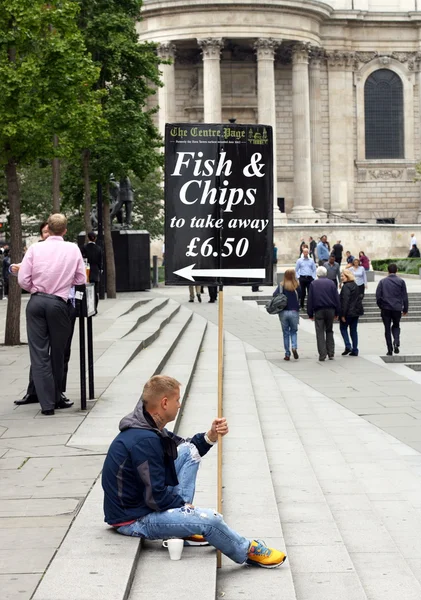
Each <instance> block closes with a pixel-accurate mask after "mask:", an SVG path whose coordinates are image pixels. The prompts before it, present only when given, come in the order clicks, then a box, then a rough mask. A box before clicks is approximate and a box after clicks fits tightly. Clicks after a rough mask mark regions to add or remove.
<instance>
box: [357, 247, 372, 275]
mask: <svg viewBox="0 0 421 600" xmlns="http://www.w3.org/2000/svg"><path fill="white" fill-rule="evenodd" d="M358 258H359V259H360V265H361V266H362V267H364V269H365V270H366V271H369V270H370V259H369V258H368V256H366V255H365V254H364V252H363V251H362V250H360V252H359V254H358Z"/></svg>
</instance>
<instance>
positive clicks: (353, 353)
mask: <svg viewBox="0 0 421 600" xmlns="http://www.w3.org/2000/svg"><path fill="white" fill-rule="evenodd" d="M349 356H358V352H350V353H349Z"/></svg>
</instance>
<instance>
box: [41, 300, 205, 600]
mask: <svg viewBox="0 0 421 600" xmlns="http://www.w3.org/2000/svg"><path fill="white" fill-rule="evenodd" d="M192 316H193V315H192V313H191V312H190V311H188V310H186V309H181V310H180V312H179V313H178V314H177V316H176V317H175V318H174V319H173V320H172V322H171V323H170V324H169V325H167V326H166V327H165V329H164V330H163V332H162V333H161V335H160V337H159V339H158V340H156V341H155V342H154V343H153V344H152V346H151V347H150V348H148V349H147V350H145V351H143V352H145V353H146V352H148V351H150V352H149V355H148V357H143V352H142V353H141V354H139V355H138V356H137V357H136V358H135V359H134V361H133V362H132V363H131V364H130V365H129V366H128V367H126V369H125V370H124V371H123V372H122V373H120V374H119V376H118V377H117V378H116V382H117V383H116V386H114V388H113V386H111V387H110V388H109V390H108V392H107V401H104V402H102V401H101V400H100V401H98V402H97V404H96V406H95V407H94V409H93V410H92V411H91V413H90V415H89V416H88V417H87V418H86V420H85V422H84V423H83V424H82V426H81V427H80V428H79V430H78V432H77V433H76V434H75V436H73V438H72V439H71V441H70V442H69V444H68V445H73V446H78V445H81V444H82V445H89V444H90V443H91V444H93V446H92V447H95V449H96V450H99V451H101V450H102V451H104V452H105V451H106V449H107V448H108V446H109V444H110V443H111V441H112V439H113V438H114V436H115V435H116V434H117V433H118V422H119V420H120V419H121V417H123V416H124V415H125V414H127V413H128V412H130V411H131V410H132V409H133V407H134V405H135V403H136V402H137V400H138V398H139V396H140V392H141V387H142V385H143V383H144V382H145V381H146V380H147V379H148V378H149V377H150V376H152V375H153V374H155V373H158V372H160V371H161V370H162V369H163V367H164V365H165V363H166V361H167V360H171V363H170V364H169V367H168V368H171V370H172V371H173V370H175V368H176V365H182V368H183V370H182V373H183V382H184V383H185V386H184V388H183V394H184V395H187V393H188V390H189V389H190V386H191V378H192V376H193V373H194V369H195V366H196V363H197V356H196V355H195V352H196V354H199V353H200V356H201V358H202V366H201V367H200V368H201V370H202V371H203V370H205V369H206V364H207V363H208V362H211V361H212V360H214V359H213V354H214V353H215V351H214V346H215V342H214V341H211V342H210V343H209V342H208V346H209V347H210V348H211V355H208V354H207V353H206V349H205V346H204V351H203V353H202V352H201V342H202V340H203V336H204V332H205V330H206V321H205V319H203V318H202V317H200V316H198V315H194V318H192ZM190 327H191V330H190ZM183 334H184V335H185V336H186V340H183V338H182V336H183ZM213 338H215V334H214V335H213ZM179 340H180V342H179ZM178 342H179V343H180V347H179V348H177V343H178ZM155 345H157V346H159V349H160V350H159V351H158V350H157V349H156V348H154V346H155ZM186 345H188V349H187V346H186ZM174 349H175V354H174V356H172V353H173V352H174ZM187 352H188V353H189V358H190V360H191V364H190V366H191V368H190V371H188V369H187V366H186V362H185V360H186V359H185V357H186V354H187ZM141 358H143V360H141ZM129 370H130V371H129ZM173 374H174V375H175V373H173ZM128 378H129V379H130V380H131V387H132V388H133V383H134V379H136V381H138V386H137V389H138V392H135V394H134V397H132V398H131V399H130V402H129V401H128V400H127V398H126V397H123V398H122V397H121V396H120V392H119V388H118V380H123V387H124V386H126V384H127V379H128ZM200 381H201V379H200V378H199V384H200ZM129 387H130V386H129ZM135 389H136V388H135ZM191 393H193V390H191ZM197 397H198V400H200V407H199V406H197V408H196V403H191V408H192V409H195V410H196V413H197V417H198V416H202V415H203V413H205V416H208V420H210V421H211V418H212V416H213V413H214V410H215V409H214V407H212V404H211V403H207V399H206V398H205V397H203V396H202V395H200V393H199V392H198V393H197ZM110 409H111V410H110ZM207 411H208V412H209V415H207ZM93 413H94V415H93V416H92V418H90V417H91V415H92V414H93ZM110 413H114V416H113V417H111V418H110V416H109V415H110ZM103 419H105V420H107V419H108V422H106V423H104V420H103ZM88 421H89V422H88ZM96 432H97V434H99V433H100V434H101V438H100V446H98V444H97V442H98V439H96V438H95V435H96ZM213 460H214V461H215V458H213ZM215 464H216V463H215ZM215 473H216V467H215V466H213V467H211V469H210V471H209V473H207V474H206V475H205V478H204V479H199V485H198V488H199V489H198V493H199V498H200V494H202V495H203V501H205V500H208V498H207V497H206V494H207V493H208V490H209V489H212V487H214V481H213V479H212V478H215V477H216V474H215ZM206 477H207V478H208V479H206ZM102 501H103V492H102V487H101V482H100V478H98V480H97V481H96V482H95V484H94V485H93V488H92V490H91V492H90V493H89V495H88V496H87V498H86V500H85V502H84V503H83V506H82V507H81V510H80V512H79V513H78V515H77V517H76V519H75V520H74V522H73V524H72V526H71V528H70V530H69V532H68V534H67V536H66V538H65V540H64V541H63V543H62V545H61V547H60V548H59V550H58V552H57V554H56V556H55V558H54V559H53V561H52V563H51V564H50V567H49V569H48V570H47V572H46V574H45V576H44V578H43V579H42V581H41V584H40V586H39V587H38V589H37V592H36V594H35V596H34V599H33V600H92V598H96V597H100V598H101V600H127V598H128V597H129V590H130V589H131V587H132V582H133V579H134V577H135V573H136V569H137V567H138V565H139V564H141V562H142V561H143V560H144V559H145V560H146V558H147V557H148V552H149V553H150V552H151V551H152V550H153V552H152V556H153V560H154V562H153V564H152V565H151V566H152V568H148V570H149V571H150V572H151V575H153V585H151V589H150V594H149V597H151V598H152V597H153V595H152V592H153V590H155V591H156V590H157V580H156V570H155V568H154V565H155V564H156V558H157V552H159V550H160V547H159V548H158V550H157V552H155V546H156V543H154V542H151V543H150V544H151V545H150V546H148V545H146V546H145V549H144V551H143V552H141V544H140V540H139V539H137V538H129V537H124V536H121V535H119V534H118V533H116V532H115V531H114V530H113V529H111V528H109V527H107V526H106V524H105V523H104V521H103V513H102ZM158 546H159V543H158ZM186 550H187V551H188V552H189V551H190V550H191V549H186ZM192 550H194V551H195V552H196V550H197V549H192ZM199 550H201V551H202V550H205V553H204V554H202V555H201V557H202V560H201V563H200V571H201V572H202V569H204V572H205V573H206V583H207V584H208V585H210V587H211V584H212V573H213V579H214V578H215V553H214V552H213V553H212V554H211V553H210V552H209V549H202V548H200V549H199ZM188 552H186V555H187V553H188ZM166 553H167V551H165V554H164V557H165V559H166V560H168V557H167V556H166ZM152 556H151V558H152ZM145 557H146V558H145ZM204 557H206V565H205V564H204V562H203V558H204ZM193 558H194V556H193ZM174 564H175V565H177V564H178V563H174ZM194 564H195V565H197V562H195V563H194ZM163 579H164V578H163ZM165 580H166V581H167V582H168V581H169V579H168V578H167V575H166V576H165ZM184 585H185V583H184ZM214 588H215V584H214V583H213V590H214ZM159 589H160V588H159ZM173 597H174V596H173ZM209 598H210V597H209ZM213 598H215V594H214V595H213Z"/></svg>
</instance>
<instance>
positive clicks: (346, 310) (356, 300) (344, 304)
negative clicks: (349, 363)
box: [339, 269, 364, 356]
mask: <svg viewBox="0 0 421 600" xmlns="http://www.w3.org/2000/svg"><path fill="white" fill-rule="evenodd" d="M341 281H342V289H341V294H340V301H341V320H340V326H339V327H340V331H341V335H342V338H343V340H344V344H345V350H344V351H343V352H342V356H346V355H347V354H349V355H350V356H358V330H357V329H358V319H359V318H360V316H361V315H362V314H364V310H363V305H362V296H361V294H360V290H359V287H358V285H357V284H356V282H355V277H354V274H353V273H352V272H351V270H350V269H344V270H343V271H342V273H341ZM348 329H349V334H350V336H351V340H350V339H349V335H348Z"/></svg>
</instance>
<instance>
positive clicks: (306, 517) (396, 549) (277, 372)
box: [249, 349, 421, 600]
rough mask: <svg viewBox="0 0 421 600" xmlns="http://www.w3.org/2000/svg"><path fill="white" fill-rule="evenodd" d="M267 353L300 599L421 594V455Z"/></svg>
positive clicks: (392, 599)
mask: <svg viewBox="0 0 421 600" xmlns="http://www.w3.org/2000/svg"><path fill="white" fill-rule="evenodd" d="M261 358H262V357H261V355H260V356H259V354H258V353H257V352H256V350H255V349H251V350H250V352H249V359H250V361H249V365H250V370H251V373H252V376H253V379H254V381H255V382H256V388H259V389H260V390H261V389H262V387H263V385H262V381H264V386H265V387H266V390H265V393H263V392H262V393H260V394H259V395H258V397H259V396H260V403H259V410H260V409H261V410H262V411H265V412H266V419H265V420H264V421H263V422H266V423H267V425H264V426H263V431H264V433H267V434H269V433H270V432H272V435H273V436H274V438H273V442H271V443H270V444H269V446H268V454H269V462H270V465H271V469H272V477H273V480H274V483H275V492H276V494H277V499H278V507H279V512H280V516H281V520H282V523H283V524H284V529H285V539H286V542H287V547H288V551H289V554H290V557H291V564H292V571H293V576H294V583H295V585H296V589H297V598H298V599H300V598H305V599H306V600H313V598H314V600H316V598H317V599H318V598H323V599H324V600H334V599H335V600H336V599H337V598H338V597H340V598H341V600H348V599H349V600H351V599H352V600H365V599H366V598H369V599H370V600H396V599H397V598H405V600H415V599H416V598H419V597H420V594H421V583H420V582H421V572H420V570H419V568H418V561H416V560H413V559H414V557H416V556H419V553H420V550H421V542H420V539H421V518H420V506H421V504H420V492H421V476H420V466H421V455H420V454H419V453H418V452H417V451H415V450H413V449H412V448H409V447H408V446H406V445H405V444H403V443H402V442H399V441H398V440H396V439H395V438H393V437H392V436H391V435H389V434H387V433H385V432H383V431H381V430H380V429H378V428H377V427H375V426H374V425H372V424H371V423H368V422H367V421H365V420H363V419H362V418H361V417H358V416H357V415H355V414H354V413H352V412H351V411H349V410H348V409H346V408H344V407H342V406H341V405H339V404H336V403H335V402H334V401H333V400H330V399H329V398H326V397H325V396H324V395H323V394H321V393H319V392H316V391H315V390H314V389H313V388H311V387H310V386H308V385H306V384H304V383H301V382H300V381H297V380H296V379H295V378H294V377H292V376H291V375H289V374H287V373H286V372H285V371H283V370H282V369H280V368H279V367H276V366H274V365H268V363H266V366H265V363H264V362H262V361H261V360H259V359H261ZM270 371H272V378H271V377H270ZM274 381H275V382H276V386H277V388H278V398H279V405H278V406H276V405H273V403H271V402H268V398H269V397H270V398H273V397H275V396H274V394H275V393H276V391H275V388H274ZM256 388H255V390H256ZM261 415H262V413H261ZM276 417H278V418H276ZM265 438H266V435H265ZM280 448H281V449H282V454H280V452H279V449H280ZM316 572H317V573H318V575H317V576H316V575H315V573H316ZM318 582H320V584H319V585H317V586H316V583H318Z"/></svg>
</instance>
